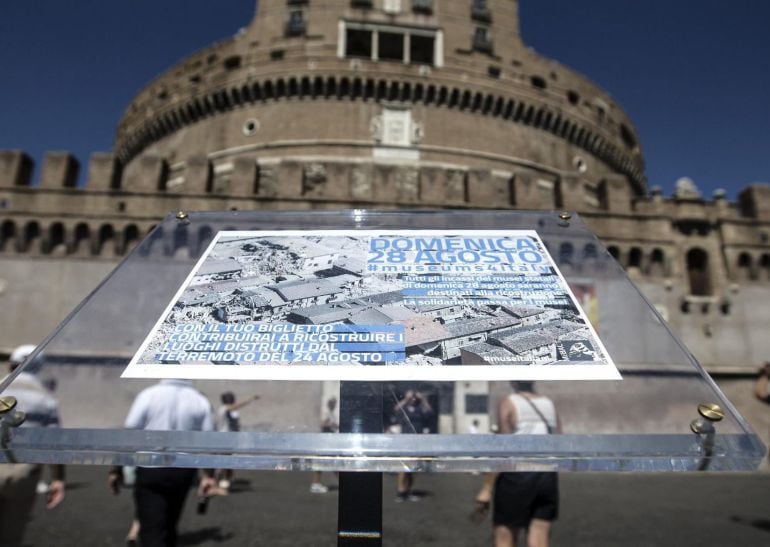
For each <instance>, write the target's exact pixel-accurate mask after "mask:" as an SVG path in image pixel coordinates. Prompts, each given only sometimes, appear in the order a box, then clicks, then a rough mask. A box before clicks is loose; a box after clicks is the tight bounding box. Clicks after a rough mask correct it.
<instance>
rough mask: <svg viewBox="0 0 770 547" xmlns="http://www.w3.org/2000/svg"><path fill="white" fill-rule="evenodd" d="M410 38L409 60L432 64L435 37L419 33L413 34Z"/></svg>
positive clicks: (434, 53)
mask: <svg viewBox="0 0 770 547" xmlns="http://www.w3.org/2000/svg"><path fill="white" fill-rule="evenodd" d="M410 38H411V40H410V44H409V60H410V61H411V62H412V63H415V64H418V65H432V64H434V57H435V55H436V51H435V50H436V39H435V38H434V37H433V36H421V35H419V34H413V35H412V36H410Z"/></svg>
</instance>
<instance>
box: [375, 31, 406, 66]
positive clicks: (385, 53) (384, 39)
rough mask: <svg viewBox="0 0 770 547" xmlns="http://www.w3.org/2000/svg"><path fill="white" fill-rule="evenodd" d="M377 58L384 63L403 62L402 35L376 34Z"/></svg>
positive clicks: (382, 32) (391, 33) (393, 33)
mask: <svg viewBox="0 0 770 547" xmlns="http://www.w3.org/2000/svg"><path fill="white" fill-rule="evenodd" d="M377 36H378V42H377V47H378V49H377V57H378V58H380V59H382V60H384V61H403V60H404V35H403V34H401V33H396V32H385V31H380V32H378V33H377Z"/></svg>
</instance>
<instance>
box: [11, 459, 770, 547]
mask: <svg viewBox="0 0 770 547" xmlns="http://www.w3.org/2000/svg"><path fill="white" fill-rule="evenodd" d="M105 477H106V469H105V468H100V467H71V468H70V469H69V481H70V489H69V492H68V499H67V500H66V502H65V504H64V505H62V506H61V507H60V508H58V509H56V510H54V511H46V510H45V509H44V508H43V507H42V504H41V503H38V504H37V505H36V508H35V513H34V515H33V519H32V521H31V522H30V524H29V526H28V529H27V534H26V537H25V544H26V545H34V546H48V545H61V546H67V545H78V546H82V545H89V546H91V545H94V546H101V545H123V544H124V542H123V541H124V537H125V532H126V531H127V529H128V525H129V522H130V519H131V512H132V509H131V493H130V491H125V492H123V493H122V494H121V495H120V496H119V497H113V496H112V495H111V494H109V493H108V492H107V488H106V480H105ZM238 478H239V480H238V482H237V484H236V486H237V491H235V492H234V493H233V494H232V495H230V496H229V497H227V498H217V499H214V500H213V501H212V502H211V504H210V506H209V510H208V512H207V514H205V515H197V514H196V512H195V503H194V502H193V499H192V497H191V498H189V499H188V504H187V507H186V508H185V513H184V516H183V518H182V522H181V526H180V531H181V534H182V536H181V544H182V545H201V546H204V545H221V546H235V545H266V546H267V545H269V546H290V545H291V546H317V545H321V546H323V545H328V546H333V545H335V544H336V539H335V531H336V514H337V494H336V492H334V491H332V492H330V493H328V494H324V495H313V494H310V493H309V492H308V485H309V481H310V477H309V475H307V474H304V473H266V472H240V473H239V474H238ZM325 478H326V479H327V480H329V481H332V480H333V476H332V475H328V476H325ZM479 481H480V477H478V476H472V475H440V476H439V475H420V476H418V478H417V484H416V486H417V488H420V489H424V490H425V493H426V496H425V497H424V499H422V501H419V502H406V503H400V504H397V503H395V501H394V499H393V495H394V493H395V477H393V476H389V475H386V477H385V486H384V490H385V500H384V533H385V542H384V543H385V545H398V546H400V545H409V546H420V545H441V546H447V545H459V546H475V545H479V546H481V545H490V538H491V534H490V525H489V523H488V522H485V523H482V524H480V525H474V524H473V523H471V522H470V520H469V518H468V515H469V514H470V510H471V508H472V503H471V500H472V497H473V495H474V493H475V490H476V488H477V487H478V484H479ZM561 490H562V512H561V517H560V519H559V521H558V523H557V524H556V526H555V528H554V536H553V544H554V545H557V546H559V545H565V546H592V547H594V546H604V545H607V546H616V545H623V546H650V545H652V546H668V545H670V546H677V547H682V546H690V545H693V546H694V545H698V546H710V545H715V546H738V545H740V546H753V545H757V546H759V545H761V546H766V545H770V475H768V474H741V475H687V476H682V475H606V474H592V475H588V474H580V475H577V474H569V475H562V477H561ZM38 501H40V500H38Z"/></svg>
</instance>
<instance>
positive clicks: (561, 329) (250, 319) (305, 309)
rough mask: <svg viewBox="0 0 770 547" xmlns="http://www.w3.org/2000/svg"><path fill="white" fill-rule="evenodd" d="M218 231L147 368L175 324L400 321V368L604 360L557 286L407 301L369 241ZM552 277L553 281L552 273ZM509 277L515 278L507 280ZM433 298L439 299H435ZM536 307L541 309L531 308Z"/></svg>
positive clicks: (149, 353) (152, 348) (398, 277)
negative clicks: (373, 265) (371, 256)
mask: <svg viewBox="0 0 770 547" xmlns="http://www.w3.org/2000/svg"><path fill="white" fill-rule="evenodd" d="M226 234H227V233H226V232H225V233H222V234H220V237H219V239H218V241H217V242H216V244H215V245H214V246H213V247H212V248H211V249H210V252H209V254H208V255H207V257H206V259H205V260H204V261H203V262H202V263H201V264H200V266H199V268H198V270H197V272H195V274H194V276H193V277H192V279H191V280H190V282H189V284H188V286H187V287H186V288H185V289H184V291H183V292H182V294H181V295H180V296H179V298H177V300H176V302H175V304H174V306H173V307H172V309H171V311H170V312H169V314H168V315H167V317H166V318H165V320H164V322H163V323H162V325H161V326H160V327H159V329H158V331H157V332H156V333H155V335H154V336H153V339H152V341H151V343H150V344H149V345H148V346H147V347H146V348H145V352H144V355H143V356H142V361H143V362H146V363H147V362H152V361H153V355H154V354H155V352H156V351H157V348H158V347H160V346H161V345H162V344H163V341H164V340H165V339H167V338H168V336H169V334H170V333H171V332H173V331H174V329H175V327H176V326H177V325H181V324H217V323H220V324H239V323H258V322H267V323H291V324H295V325H329V324H338V323H342V324H348V325H358V326H362V325H389V324H392V325H402V326H403V328H404V338H405V345H406V361H405V362H400V363H395V364H400V365H403V364H406V365H427V366H431V365H432V366H438V365H502V364H515V365H546V364H569V363H575V364H577V362H580V364H590V363H592V362H602V361H604V360H605V358H604V357H603V356H602V354H601V351H600V350H599V348H598V344H597V343H596V342H595V335H594V334H593V332H592V330H591V329H590V328H589V326H588V325H587V324H586V322H585V321H584V320H583V318H582V317H581V314H580V313H579V311H578V309H577V307H576V306H575V304H573V300H572V299H571V298H570V295H569V294H568V292H567V290H566V288H565V287H564V286H563V283H561V281H559V283H560V286H561V287H562V289H563V290H562V291H561V292H559V293H556V294H551V295H550V298H549V302H550V303H549V304H547V305H543V302H542V295H532V296H533V299H527V298H526V295H525V296H524V297H518V296H517V297H505V296H506V295H505V294H503V295H502V296H503V298H501V299H499V300H497V301H496V300H485V301H483V302H479V301H476V300H474V299H464V298H461V297H452V298H447V299H443V300H430V301H426V302H427V303H422V302H421V301H420V300H419V299H412V298H405V296H404V294H403V293H402V290H403V289H404V286H405V285H404V281H403V278H402V274H376V275H373V274H371V273H370V272H368V271H367V263H366V260H367V251H368V238H367V237H352V236H350V237H342V236H328V235H319V236H308V235H303V236H263V235H261V236H254V235H226ZM541 275H543V276H546V277H548V278H549V281H553V280H559V276H558V275H557V274H556V273H555V272H554V271H553V270H550V273H544V274H541ZM510 277H511V278H515V277H516V275H515V274H511V276H510ZM436 302H438V303H436ZM533 302H538V303H539V304H540V305H533Z"/></svg>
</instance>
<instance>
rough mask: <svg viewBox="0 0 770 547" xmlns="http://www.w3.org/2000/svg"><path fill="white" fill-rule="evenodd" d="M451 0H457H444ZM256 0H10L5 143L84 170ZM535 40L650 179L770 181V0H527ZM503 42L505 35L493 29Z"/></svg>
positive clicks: (0, 86) (0, 52)
mask: <svg viewBox="0 0 770 547" xmlns="http://www.w3.org/2000/svg"><path fill="white" fill-rule="evenodd" d="M436 1H452V0H436ZM253 11H254V2H253V0H132V1H131V2H125V1H115V0H108V1H105V0H68V1H67V2H62V1H61V0H34V1H28V2H22V1H20V0H5V1H3V2H1V3H0V149H23V150H25V151H27V153H29V154H30V155H31V156H32V157H33V158H35V159H36V161H37V162H38V164H39V163H40V162H41V161H42V158H43V155H44V153H45V152H46V151H48V150H67V151H70V152H72V153H74V154H75V155H76V156H77V157H78V158H79V159H80V161H81V164H82V165H83V166H84V167H85V165H86V164H87V162H88V158H89V156H90V155H91V153H92V152H95V151H108V150H110V149H111V147H112V141H113V138H114V131H115V128H116V126H117V122H118V120H119V119H120V117H121V115H122V114H123V111H124V109H125V107H126V106H127V105H128V103H129V102H130V101H131V99H132V98H133V96H134V95H135V93H136V92H137V91H138V90H139V89H140V88H141V87H142V86H144V85H145V84H146V83H147V82H149V81H150V80H152V79H153V78H154V77H155V76H157V75H158V74H160V73H161V72H163V71H164V70H165V69H167V68H169V67H170V66H171V65H172V64H174V63H175V62H177V61H179V60H181V59H183V58H184V57H186V56H187V55H189V54H190V53H192V52H193V51H195V50H197V49H201V48H203V47H205V46H207V45H208V44H210V43H212V42H214V41H217V40H219V39H221V38H224V37H226V36H230V35H233V34H235V32H237V30H238V29H239V28H240V27H243V26H245V25H247V24H248V22H249V21H250V19H251V17H252V15H253ZM520 12H521V14H520V15H521V27H522V35H523V37H524V39H525V41H526V42H527V43H528V44H529V45H530V46H531V47H533V48H534V49H535V50H537V51H538V52H540V53H542V54H544V55H547V56H549V57H552V58H555V59H557V60H558V61H560V62H562V63H563V64H565V65H567V66H570V67H571V68H573V69H575V70H577V71H579V72H581V73H583V74H585V75H586V76H588V77H589V78H591V79H592V80H593V81H595V82H596V83H598V84H599V85H601V86H602V87H603V88H604V89H606V90H607V91H608V92H609V93H610V94H611V95H612V96H613V97H614V98H615V99H616V100H617V101H618V102H619V103H620V105H621V106H622V107H623V108H624V110H625V111H626V112H627V113H628V114H629V115H630V116H631V119H632V120H633V121H634V123H635V125H636V128H637V131H638V133H639V135H640V140H641V143H642V150H643V153H644V155H645V159H646V162H647V176H648V180H649V185H650V186H661V187H662V188H663V190H664V192H665V193H666V194H670V193H671V192H672V191H673V188H674V185H675V182H676V180H677V179H679V178H680V177H684V176H687V177H690V178H692V179H693V180H694V181H695V183H696V184H697V185H698V187H699V188H700V189H701V191H702V192H703V194H704V196H705V197H711V195H712V194H713V191H714V190H715V189H718V188H721V189H725V190H727V192H728V196H729V197H730V198H732V199H734V198H735V197H736V195H737V193H738V192H739V191H740V189H741V188H743V187H745V186H746V185H747V184H750V183H753V182H770V70H768V68H767V67H768V64H770V32H768V22H770V2H768V1H765V0H731V1H730V2H726V1H724V0H645V1H643V2H642V1H628V0H587V1H583V2H577V1H575V0H521V2H520ZM495 39H496V40H499V39H500V37H499V36H496V38H495Z"/></svg>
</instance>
